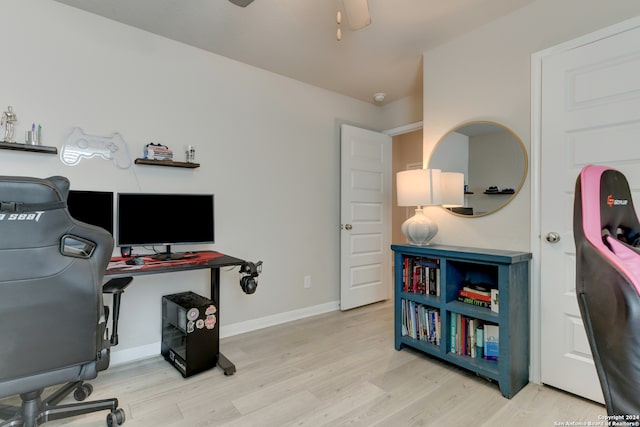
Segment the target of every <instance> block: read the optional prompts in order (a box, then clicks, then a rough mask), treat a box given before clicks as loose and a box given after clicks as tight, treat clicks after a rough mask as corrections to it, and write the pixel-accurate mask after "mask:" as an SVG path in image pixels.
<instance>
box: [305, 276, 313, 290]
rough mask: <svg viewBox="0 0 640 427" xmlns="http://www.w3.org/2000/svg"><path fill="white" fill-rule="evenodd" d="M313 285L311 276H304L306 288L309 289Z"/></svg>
mask: <svg viewBox="0 0 640 427" xmlns="http://www.w3.org/2000/svg"><path fill="white" fill-rule="evenodd" d="M310 287H311V276H304V288H305V289H309V288H310Z"/></svg>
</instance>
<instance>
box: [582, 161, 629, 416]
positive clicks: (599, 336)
mask: <svg viewBox="0 0 640 427" xmlns="http://www.w3.org/2000/svg"><path fill="white" fill-rule="evenodd" d="M573 227H574V238H575V243H576V264H577V270H576V293H577V296H578V305H579V306H580V313H581V315H582V319H583V322H584V327H585V330H586V332H587V337H588V339H589V345H590V347H591V353H592V354H593V360H594V362H595V366H596V370H597V372H598V378H599V380H600V386H601V387H602V392H603V394H604V400H605V404H606V406H607V413H608V414H609V415H622V416H624V415H637V414H640V247H639V246H640V234H639V232H640V223H639V221H638V218H637V216H636V212H635V210H634V208H633V201H632V199H631V192H630V191H629V185H628V184H627V180H626V179H625V177H624V175H622V174H621V173H620V172H618V171H616V170H614V169H611V168H608V167H604V166H593V165H589V166H586V167H585V168H584V169H583V170H582V171H581V173H580V176H579V177H578V180H577V182H576V191H575V204H574V223H573Z"/></svg>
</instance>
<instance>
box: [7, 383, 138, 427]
mask: <svg viewBox="0 0 640 427" xmlns="http://www.w3.org/2000/svg"><path fill="white" fill-rule="evenodd" d="M43 391H44V389H40V390H36V391H30V392H27V393H22V394H21V395H20V399H21V400H22V405H21V406H19V407H18V406H0V419H5V420H6V421H2V422H0V427H10V426H11V427H14V426H20V427H35V426H38V425H40V424H42V423H45V422H47V421H53V420H58V419H62V418H68V417H75V416H77V415H83V414H89V413H92V412H98V411H110V412H109V414H108V415H107V425H108V426H119V425H122V424H124V421H125V415H124V410H123V409H122V408H118V399H115V398H112V399H103V400H94V401H91V402H82V401H83V400H84V399H86V398H87V397H89V395H90V394H91V393H92V392H93V387H91V384H88V383H85V382H84V381H75V382H71V383H68V384H65V385H64V386H62V387H61V388H60V389H58V390H57V391H56V392H54V393H53V394H51V395H50V396H49V397H47V398H45V399H43V398H42V393H43ZM71 392H73V397H74V398H75V399H76V400H77V401H79V403H70V404H64V405H59V403H60V402H61V401H62V400H63V399H64V398H65V397H66V396H67V395H69V394H70V393H71Z"/></svg>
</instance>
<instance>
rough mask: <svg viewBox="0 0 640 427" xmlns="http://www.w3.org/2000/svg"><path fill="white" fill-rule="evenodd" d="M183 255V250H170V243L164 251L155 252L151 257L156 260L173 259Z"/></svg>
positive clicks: (180, 257) (181, 257)
mask: <svg viewBox="0 0 640 427" xmlns="http://www.w3.org/2000/svg"><path fill="white" fill-rule="evenodd" d="M184 257H185V253H184V252H171V245H167V250H166V251H165V252H160V253H157V254H155V255H154V256H152V257H151V259H155V260H158V261H173V260H178V259H183V258H184Z"/></svg>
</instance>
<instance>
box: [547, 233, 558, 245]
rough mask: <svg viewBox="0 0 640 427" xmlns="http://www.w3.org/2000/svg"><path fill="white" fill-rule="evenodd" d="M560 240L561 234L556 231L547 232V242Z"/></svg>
mask: <svg viewBox="0 0 640 427" xmlns="http://www.w3.org/2000/svg"><path fill="white" fill-rule="evenodd" d="M559 241H560V235H559V234H558V233H556V232H555V231H552V232H550V233H547V242H549V243H558V242H559Z"/></svg>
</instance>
